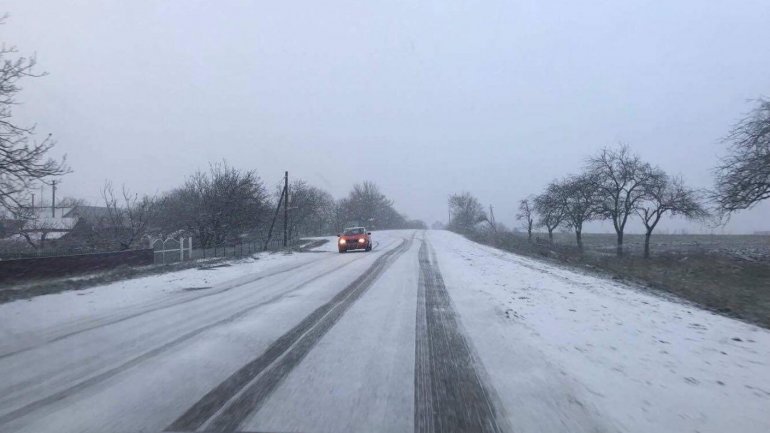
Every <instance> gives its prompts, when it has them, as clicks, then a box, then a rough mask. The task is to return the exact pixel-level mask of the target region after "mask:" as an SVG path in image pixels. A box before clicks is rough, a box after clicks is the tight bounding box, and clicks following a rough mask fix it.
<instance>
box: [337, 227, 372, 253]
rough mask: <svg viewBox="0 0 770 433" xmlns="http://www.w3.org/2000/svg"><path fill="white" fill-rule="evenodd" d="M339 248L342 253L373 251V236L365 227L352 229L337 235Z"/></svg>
mask: <svg viewBox="0 0 770 433" xmlns="http://www.w3.org/2000/svg"><path fill="white" fill-rule="evenodd" d="M337 237H339V239H338V240H337V248H338V249H339V251H340V253H344V252H345V251H350V250H364V251H371V250H372V234H371V232H367V231H366V228H364V227H351V228H348V229H345V230H344V231H343V232H342V234H340V235H337Z"/></svg>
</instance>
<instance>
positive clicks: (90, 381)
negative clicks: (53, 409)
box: [0, 247, 398, 430]
mask: <svg viewBox="0 0 770 433" xmlns="http://www.w3.org/2000/svg"><path fill="white" fill-rule="evenodd" d="M396 250H398V247H397V248H394V249H393V250H391V251H389V252H388V253H385V254H391V253H393V252H394V251H396ZM364 257H365V256H364ZM364 257H362V258H364ZM380 258H381V257H380ZM380 258H378V259H377V260H379V259H380ZM357 260H358V259H356V260H351V261H347V262H345V263H342V264H341V265H339V266H335V267H334V268H332V269H329V270H327V271H325V272H322V273H320V274H318V275H315V276H313V277H311V278H309V279H307V280H305V281H303V282H301V283H299V284H297V285H295V286H293V287H291V288H289V289H288V290H286V291H284V292H282V293H280V294H277V295H275V296H273V297H271V298H269V299H267V300H264V301H261V302H258V303H256V304H252V305H250V306H248V307H246V308H243V309H241V310H239V311H238V312H236V313H234V314H231V315H229V316H228V317H225V318H224V319H220V320H217V321H215V322H213V323H209V324H207V325H204V326H202V327H199V328H196V329H194V330H192V331H189V332H187V333H185V334H183V335H181V336H179V337H177V338H175V339H173V340H171V341H169V342H167V343H165V344H163V345H161V346H158V347H155V348H153V349H151V350H149V351H147V352H144V353H142V354H141V355H138V356H136V357H134V358H131V359H130V360H128V361H126V362H124V363H122V364H120V365H117V366H115V367H112V368H110V369H107V370H105V371H103V372H101V373H98V374H96V375H94V376H91V377H88V378H86V379H84V380H82V381H80V382H78V383H76V384H74V385H72V386H69V387H67V388H65V389H62V390H59V391H56V392H54V393H52V394H49V395H48V396H46V397H43V398H40V399H38V400H35V401H32V402H30V403H27V404H25V405H23V406H21V407H18V408H16V409H13V410H11V411H10V412H7V413H5V414H3V415H0V426H2V425H4V424H7V423H9V422H12V421H14V420H16V419H18V418H21V417H24V416H26V415H28V414H30V413H32V412H34V411H36V410H38V409H40V408H43V407H45V406H48V405H50V404H54V403H56V402H58V401H60V400H63V399H65V398H67V397H69V396H71V395H73V394H75V393H77V392H78V391H81V390H83V389H85V388H88V387H91V386H94V385H97V384H99V383H101V382H104V381H106V380H108V379H110V378H111V377H113V376H115V375H117V374H119V373H122V372H123V371H126V370H128V369H130V368H132V367H134V366H136V365H138V364H140V363H142V362H144V361H146V360H148V359H150V358H153V357H155V356H157V355H159V354H161V353H163V352H165V351H166V350H169V349H171V348H173V347H175V346H178V345H179V344H182V343H184V342H186V341H188V340H190V339H192V338H193V337H196V336H198V335H199V334H201V333H203V332H205V331H208V330H209V329H212V328H214V327H217V326H220V325H224V324H226V323H229V322H233V321H235V320H237V319H239V318H241V317H243V316H245V315H246V314H248V313H250V312H252V311H254V310H256V309H259V308H260V307H263V306H266V305H269V304H272V303H274V302H276V301H278V300H280V299H281V298H284V297H286V296H287V295H290V294H291V293H293V292H295V291H297V290H300V289H302V288H304V287H305V286H307V285H308V284H310V283H312V282H313V281H316V280H318V279H320V278H322V277H325V276H327V275H330V274H332V273H334V272H337V271H338V270H339V269H341V268H344V267H346V266H348V265H350V264H353V263H355V262H356V261H357ZM196 299H199V298H196ZM175 305H179V304H175ZM0 430H2V429H0Z"/></svg>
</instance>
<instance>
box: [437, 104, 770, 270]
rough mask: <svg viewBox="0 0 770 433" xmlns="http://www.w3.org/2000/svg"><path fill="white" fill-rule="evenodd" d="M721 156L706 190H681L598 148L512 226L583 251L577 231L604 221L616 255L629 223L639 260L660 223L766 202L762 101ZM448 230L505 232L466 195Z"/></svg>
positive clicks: (651, 169)
mask: <svg viewBox="0 0 770 433" xmlns="http://www.w3.org/2000/svg"><path fill="white" fill-rule="evenodd" d="M724 141H725V142H726V143H727V145H728V152H727V155H726V156H725V157H724V158H722V159H721V160H720V163H719V164H718V166H717V167H716V168H715V169H714V176H715V186H714V188H713V189H712V190H710V191H705V190H696V189H693V188H690V187H688V186H686V185H685V182H684V181H683V180H682V179H681V178H680V177H675V176H671V175H669V174H667V173H666V172H665V171H663V170H662V169H661V168H659V167H656V166H653V165H651V164H650V163H648V162H646V161H643V160H642V159H641V158H640V157H639V156H638V155H636V154H634V153H633V151H632V150H631V149H630V147H629V146H627V145H620V146H618V147H615V148H605V149H603V150H602V151H601V152H599V153H598V154H596V155H593V156H591V157H589V158H588V159H587V161H586V164H585V166H584V167H583V169H582V170H581V171H580V172H579V173H578V174H574V175H568V176H566V177H564V178H561V179H557V180H554V181H552V182H551V183H549V184H548V185H547V186H546V188H545V189H544V191H542V192H541V193H539V194H537V195H533V196H530V197H527V198H524V199H522V200H520V201H519V206H518V208H519V212H518V214H517V216H516V218H517V220H518V221H520V222H521V223H522V225H523V228H524V229H525V230H526V231H527V233H528V238H529V239H530V240H531V239H532V232H533V229H535V228H543V229H545V230H546V231H547V232H548V237H549V240H551V241H552V240H553V231H554V230H556V229H557V228H559V227H563V228H566V229H568V230H571V231H574V233H575V240H576V243H577V246H578V248H580V249H582V248H583V241H582V232H583V225H584V224H585V223H586V222H588V221H594V220H608V221H611V222H612V226H613V227H614V229H615V233H616V235H617V254H618V255H622V254H623V235H624V233H625V229H626V225H627V223H628V221H629V219H631V218H638V219H639V221H641V223H642V224H643V225H644V227H645V245H644V255H645V257H649V254H650V237H651V236H652V233H653V231H654V230H655V227H657V225H658V223H659V222H660V221H661V219H662V218H664V217H665V216H679V217H683V218H688V219H705V218H707V217H710V216H711V217H714V219H715V220H717V221H719V220H721V221H725V220H726V217H729V215H730V214H731V213H732V212H735V211H738V210H742V209H748V208H750V207H752V206H754V205H755V204H756V203H758V202H760V201H762V200H764V199H767V198H770V101H767V100H764V99H760V100H758V102H757V105H756V107H755V108H754V110H753V111H751V113H749V115H747V116H746V117H745V118H744V119H743V120H741V121H740V122H738V123H737V124H736V125H735V126H734V127H733V129H732V130H731V131H730V132H729V134H728V135H727V137H726V138H725V140H724ZM449 207H450V211H451V220H450V222H449V224H448V228H449V229H450V230H454V231H456V232H458V233H462V234H465V235H475V236H478V235H480V234H483V233H484V232H488V234H489V235H490V236H492V237H494V236H495V235H496V234H497V233H498V232H499V231H501V230H505V228H504V227H503V226H502V225H501V224H498V223H496V222H495V220H494V216H493V215H492V214H491V212H490V214H489V215H488V214H487V213H486V212H485V210H484V207H483V206H482V205H481V203H480V202H479V201H478V199H476V197H474V196H473V195H472V194H470V193H467V192H466V193H462V194H454V195H452V196H450V197H449Z"/></svg>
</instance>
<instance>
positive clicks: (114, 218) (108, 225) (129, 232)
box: [97, 181, 157, 250]
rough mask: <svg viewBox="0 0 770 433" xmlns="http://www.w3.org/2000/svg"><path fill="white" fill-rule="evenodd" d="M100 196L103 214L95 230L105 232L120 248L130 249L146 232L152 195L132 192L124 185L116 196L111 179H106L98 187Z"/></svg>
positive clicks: (152, 208)
mask: <svg viewBox="0 0 770 433" xmlns="http://www.w3.org/2000/svg"><path fill="white" fill-rule="evenodd" d="M102 199H103V200H104V206H105V207H106V208H107V215H106V218H105V219H106V221H102V222H101V223H100V224H97V230H99V231H102V232H103V233H105V234H106V235H107V236H108V237H109V239H110V240H111V242H112V243H114V244H116V245H117V246H118V247H119V248H120V249H121V250H128V249H131V248H132V247H134V246H135V245H136V243H137V242H138V241H139V240H140V239H141V238H142V237H143V236H144V235H145V234H146V232H147V228H148V225H149V223H150V221H151V220H152V219H153V218H154V216H155V212H156V211H157V202H156V200H155V198H154V197H149V196H142V197H140V196H139V195H138V194H136V193H134V194H132V193H131V192H130V191H129V190H128V189H127V188H126V186H125V185H124V186H123V188H122V190H121V194H120V197H118V196H116V194H115V190H114V188H113V187H112V182H110V181H107V182H105V184H104V187H103V188H102Z"/></svg>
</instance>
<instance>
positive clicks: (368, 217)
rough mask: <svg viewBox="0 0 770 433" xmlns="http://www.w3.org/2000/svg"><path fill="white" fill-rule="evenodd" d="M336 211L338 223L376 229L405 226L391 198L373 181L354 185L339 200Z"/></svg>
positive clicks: (403, 219) (404, 220)
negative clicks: (346, 194) (348, 192)
mask: <svg viewBox="0 0 770 433" xmlns="http://www.w3.org/2000/svg"><path fill="white" fill-rule="evenodd" d="M338 211H339V212H340V214H339V215H338V217H339V223H338V224H341V225H347V224H360V225H366V226H373V227H376V228H378V229H395V228H404V227H405V226H406V218H404V216H403V215H401V214H400V213H398V212H397V211H396V209H395V208H394V207H393V200H391V199H389V198H388V197H387V196H386V195H385V194H383V193H382V191H381V190H380V188H379V187H378V186H377V185H376V184H375V183H373V182H369V181H365V182H363V183H359V184H356V185H354V186H353V190H351V191H350V194H348V196H347V197H346V198H344V199H342V200H340V201H339V203H338ZM337 228H338V229H341V228H343V227H341V226H338V227H337Z"/></svg>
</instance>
